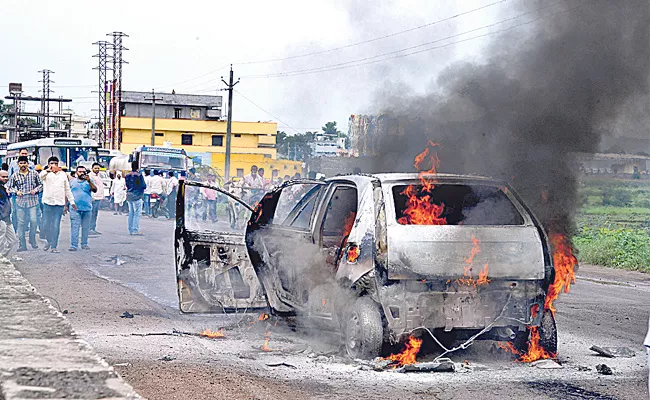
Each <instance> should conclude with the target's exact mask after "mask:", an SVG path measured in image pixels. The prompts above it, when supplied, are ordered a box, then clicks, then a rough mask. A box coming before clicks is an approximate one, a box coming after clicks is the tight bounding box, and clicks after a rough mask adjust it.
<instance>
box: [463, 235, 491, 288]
mask: <svg viewBox="0 0 650 400" xmlns="http://www.w3.org/2000/svg"><path fill="white" fill-rule="evenodd" d="M472 243H473V246H472V250H471V252H470V254H469V256H468V257H467V258H466V259H465V267H464V268H465V271H464V272H463V276H462V277H461V278H458V279H456V282H457V283H458V284H460V285H467V286H474V287H476V286H480V285H487V284H488V283H490V279H489V278H488V270H489V268H488V264H485V266H484V267H483V269H482V270H481V271H480V272H479V273H478V279H476V280H475V279H474V278H473V277H472V271H473V270H474V258H475V257H476V255H477V254H478V253H480V252H481V247H480V244H481V241H480V240H478V239H477V238H476V236H474V235H472Z"/></svg>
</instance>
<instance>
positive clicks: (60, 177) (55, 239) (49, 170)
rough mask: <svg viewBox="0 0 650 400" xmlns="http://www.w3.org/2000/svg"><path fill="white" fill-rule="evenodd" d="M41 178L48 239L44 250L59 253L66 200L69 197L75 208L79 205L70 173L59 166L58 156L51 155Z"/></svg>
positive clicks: (44, 221)
mask: <svg viewBox="0 0 650 400" xmlns="http://www.w3.org/2000/svg"><path fill="white" fill-rule="evenodd" d="M41 180H42V181H43V228H45V238H46V240H47V245H45V248H44V249H43V250H45V251H48V250H50V249H51V251H52V253H58V252H59V250H57V248H56V247H57V245H58V244H59V231H60V228H61V215H63V207H64V206H65V200H66V199H68V202H69V203H70V207H72V209H73V210H76V209H77V205H76V204H75V201H74V196H73V195H72V191H70V182H68V175H67V174H66V173H65V172H64V171H63V170H62V169H61V168H59V159H58V158H57V157H50V158H49V159H48V160H47V167H46V168H45V169H44V170H43V172H41Z"/></svg>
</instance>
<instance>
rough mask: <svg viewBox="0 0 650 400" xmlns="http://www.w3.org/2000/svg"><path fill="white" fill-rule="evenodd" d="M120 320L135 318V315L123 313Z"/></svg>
mask: <svg viewBox="0 0 650 400" xmlns="http://www.w3.org/2000/svg"><path fill="white" fill-rule="evenodd" d="M120 318H133V314H131V313H130V312H128V311H124V313H122V315H120Z"/></svg>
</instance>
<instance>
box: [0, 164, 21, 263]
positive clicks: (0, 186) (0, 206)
mask: <svg viewBox="0 0 650 400" xmlns="http://www.w3.org/2000/svg"><path fill="white" fill-rule="evenodd" d="M7 181H9V172H8V171H5V170H2V171H0V255H1V256H0V262H1V263H5V264H8V263H9V262H10V261H9V256H10V255H11V252H12V250H13V248H14V246H15V245H16V242H17V241H18V240H17V239H16V232H14V227H13V225H12V224H11V200H10V199H9V193H7V189H6V188H5V185H6V184H7Z"/></svg>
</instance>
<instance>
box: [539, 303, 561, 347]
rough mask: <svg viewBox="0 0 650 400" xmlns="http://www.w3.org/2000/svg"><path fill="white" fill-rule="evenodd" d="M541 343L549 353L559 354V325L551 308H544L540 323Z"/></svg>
mask: <svg viewBox="0 0 650 400" xmlns="http://www.w3.org/2000/svg"><path fill="white" fill-rule="evenodd" d="M539 345H540V346H542V348H543V349H544V350H546V351H547V352H549V353H552V354H557V325H556V324H555V316H553V313H552V312H551V311H550V310H544V314H542V322H541V324H540V325H539Z"/></svg>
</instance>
